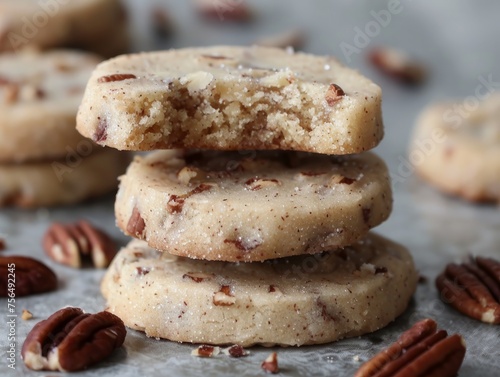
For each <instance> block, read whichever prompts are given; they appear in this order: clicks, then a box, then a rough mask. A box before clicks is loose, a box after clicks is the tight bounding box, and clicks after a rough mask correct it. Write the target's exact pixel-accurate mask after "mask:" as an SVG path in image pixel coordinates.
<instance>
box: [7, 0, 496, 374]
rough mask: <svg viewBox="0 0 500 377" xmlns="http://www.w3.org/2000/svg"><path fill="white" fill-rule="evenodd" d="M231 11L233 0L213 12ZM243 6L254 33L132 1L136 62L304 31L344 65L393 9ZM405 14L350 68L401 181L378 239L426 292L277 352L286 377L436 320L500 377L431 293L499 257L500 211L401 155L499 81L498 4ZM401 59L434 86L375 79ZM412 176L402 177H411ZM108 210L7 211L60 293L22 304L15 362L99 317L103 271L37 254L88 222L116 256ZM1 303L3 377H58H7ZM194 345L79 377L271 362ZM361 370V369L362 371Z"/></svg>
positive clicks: (282, 1)
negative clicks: (381, 323) (463, 265)
mask: <svg viewBox="0 0 500 377" xmlns="http://www.w3.org/2000/svg"><path fill="white" fill-rule="evenodd" d="M214 1H219V2H220V1H226V0H214ZM244 1H247V3H248V4H250V5H251V6H252V7H253V9H254V10H255V11H256V13H257V18H256V21H255V22H254V23H251V24H249V25H246V26H244V27H238V26H235V25H232V24H230V23H227V22H212V23H207V22H204V21H200V20H199V19H198V18H197V17H196V16H195V14H194V13H193V12H192V3H191V2H190V1H181V0H178V1H173V0H172V1H154V0H152V1H145V0H141V1H139V0H137V1H136V0H128V3H129V6H130V8H131V12H130V14H131V16H132V21H133V26H132V29H133V36H134V44H135V49H136V50H150V49H159V48H168V47H185V46H197V45H210V44H223V43H230V44H238V43H239V44H247V43H251V42H252V41H254V40H255V39H256V38H258V37H260V36H267V35H269V34H272V33H276V32H281V31H286V30H289V29H291V28H301V29H303V30H304V31H305V33H306V35H307V41H306V44H305V46H304V50H305V51H308V52H312V53H318V54H331V55H336V56H337V57H338V58H339V59H340V60H341V61H344V62H347V60H346V57H345V56H344V55H343V54H342V50H341V48H340V44H341V43H342V42H345V43H349V44H354V37H355V34H356V32H355V28H356V27H359V28H360V29H364V28H365V27H366V25H367V23H368V22H370V21H372V20H373V16H372V15H371V13H370V12H372V11H376V12H378V11H380V10H382V9H387V1H373V0H364V1H356V2H353V1H349V0H337V1H326V0H317V1H301V0H296V1H290V0H273V1H268V0H258V1H257V0H255V1H249V0H244ZM150 3H151V4H152V3H155V4H163V5H164V6H165V8H166V9H168V10H169V11H170V13H171V15H172V18H173V19H174V21H175V24H176V28H175V30H176V32H175V34H174V35H173V36H172V37H171V38H169V39H166V40H161V39H158V38H155V37H153V36H152V35H151V33H150V28H149V26H148V24H149V14H150V8H149V4H150ZM401 4H402V8H403V9H402V11H401V12H400V13H398V14H396V15H393V16H392V19H391V21H390V22H389V24H388V25H387V26H386V27H382V28H380V33H378V34H377V35H376V36H374V37H373V38H371V39H370V43H369V45H368V47H367V48H365V49H363V50H362V51H361V52H360V53H359V54H354V55H352V56H351V58H352V61H351V62H350V63H349V65H351V66H353V67H355V68H357V69H359V70H360V71H361V72H362V73H363V74H365V75H367V76H368V77H370V78H372V79H373V80H375V81H376V82H377V83H379V84H380V85H381V86H382V88H383V90H384V119H385V126H386V138H385V140H384V141H383V143H382V144H381V146H380V147H379V148H378V149H377V152H378V153H379V154H380V155H381V156H382V157H383V158H384V159H385V160H386V161H387V162H388V164H389V166H390V169H391V172H392V173H393V174H394V175H395V176H397V177H399V178H400V179H397V181H395V183H394V190H395V208H394V213H393V215H392V217H391V218H390V220H389V221H388V222H386V223H385V224H384V225H382V226H381V227H379V228H378V231H379V232H380V233H382V234H384V235H386V236H389V237H391V238H393V239H395V240H396V241H398V242H401V243H403V244H404V245H406V246H407V247H408V248H409V249H410V250H411V251H412V253H413V255H414V257H415V260H416V264H417V266H418V268H419V269H420V271H421V272H422V274H423V275H425V276H426V277H428V278H429V281H428V283H427V284H424V285H419V287H418V290H417V293H416V296H415V300H414V302H413V303H412V304H411V306H410V308H409V310H408V311H407V312H406V313H405V314H404V315H403V316H402V317H401V318H399V319H398V320H397V321H396V322H394V323H393V324H391V325H390V326H389V327H387V328H386V329H385V330H382V331H379V332H377V333H375V334H372V335H368V336H365V337H362V338H359V339H351V340H346V341H342V342H338V343H334V344H330V345H326V346H319V347H304V348H291V349H278V352H279V360H280V366H281V368H282V370H283V372H282V375H286V376H309V375H310V376H313V375H314V376H332V375H335V376H349V375H352V374H353V372H354V371H355V370H356V369H357V368H358V367H359V365H360V364H361V363H362V362H363V361H364V360H366V359H368V358H369V357H370V356H372V355H373V354H374V353H375V352H376V351H378V350H380V349H382V348H384V347H385V346H387V345H388V344H389V343H391V342H392V341H393V340H394V339H396V337H397V335H398V334H399V333H400V332H401V331H402V330H403V329H405V328H407V327H408V326H409V324H410V323H413V322H414V321H415V320H417V319H419V318H424V317H428V316H430V317H433V318H435V319H436V320H437V321H438V322H439V324H440V326H441V327H443V328H445V329H448V330H449V331H450V332H452V333H453V332H460V333H462V335H463V336H464V337H465V339H466V341H467V345H468V350H467V355H466V359H465V362H464V365H463V367H462V369H461V372H460V376H464V377H472V376H482V377H490V376H491V377H493V376H498V370H499V368H500V341H499V339H500V330H499V327H498V326H496V327H494V326H488V325H485V324H481V323H479V322H477V321H473V320H471V319H468V318H466V317H464V316H462V315H460V314H458V313H456V312H455V311H453V310H451V309H449V308H447V307H446V306H445V305H444V304H443V303H442V302H441V301H440V300H439V298H438V296H437V294H436V290H435V288H434V285H433V280H434V278H435V276H436V274H437V273H438V272H439V271H440V270H441V269H442V268H443V267H444V265H445V264H446V263H447V262H449V261H451V260H460V258H462V257H464V256H466V255H467V254H469V253H473V254H483V255H490V256H496V257H497V258H498V257H500V213H499V209H498V207H494V206H476V205H471V204H468V203H465V202H462V201H460V200H457V199H453V198H449V197H446V196H443V195H441V194H439V193H438V192H436V191H434V190H433V189H432V188H429V187H428V186H427V185H426V184H425V183H423V182H421V181H420V180H419V179H418V178H417V177H415V176H414V174H412V173H411V171H410V172H408V170H407V169H408V166H406V165H405V163H404V162H402V161H404V159H405V158H406V148H407V144H408V139H409V135H410V133H411V129H412V126H413V124H414V121H415V118H416V117H417V115H418V113H419V112H420V111H421V109H422V108H423V107H424V106H425V105H426V104H428V103H431V102H433V101H436V100H441V99H448V98H463V97H466V96H470V95H474V90H475V88H476V87H477V85H478V84H479V83H480V82H479V81H478V77H480V76H481V77H484V78H487V77H488V76H489V75H492V78H493V79H494V80H498V81H500V66H499V61H500V42H499V40H500V38H499V37H500V22H498V17H499V15H500V2H497V1H486V0H482V1H480V0H478V1H465V0H455V1H452V0H447V1H444V0H443V1H439V2H437V1H435V0H422V1H410V0H406V1H405V0H402V1H401ZM386 44H387V45H391V46H394V47H399V48H401V49H404V50H406V51H408V52H410V53H412V54H414V56H416V57H417V58H418V59H419V60H421V61H423V62H425V64H426V65H427V66H428V67H429V69H430V72H431V80H430V81H429V82H427V83H426V84H425V85H424V86H422V87H420V88H414V89H411V88H407V87H404V86H401V85H399V84H397V83H395V82H393V81H392V80H390V79H387V78H386V77H383V76H381V75H380V74H378V73H377V72H376V71H374V70H373V69H372V68H371V67H370V66H369V65H368V64H367V63H366V61H365V54H366V52H367V51H368V50H369V49H370V48H371V47H374V46H376V45H386ZM405 166H406V167H405ZM112 203H113V198H112V197H109V198H107V199H104V200H102V201H99V202H93V203H90V204H86V205H82V206H78V207H71V208H64V209H51V210H41V211H14V210H2V212H1V213H0V236H4V237H6V238H7V242H8V245H9V249H8V251H7V252H5V254H6V255H9V254H26V255H33V256H35V257H37V258H40V259H43V260H44V261H46V262H47V264H49V265H50V266H51V267H53V268H54V270H55V271H56V272H57V274H58V276H59V278H60V281H61V287H60V289H59V290H58V291H57V292H56V293H51V294H47V295H42V296H34V297H29V298H22V299H21V298H20V299H18V300H17V309H18V312H19V314H20V313H21V310H22V309H23V308H27V309H29V310H31V311H32V312H33V313H34V315H35V319H34V320H32V321H29V322H23V321H22V320H21V319H20V318H18V326H17V335H18V344H17V346H18V350H19V349H20V347H21V345H22V342H23V340H24V338H25V336H26V334H27V332H28V331H29V330H30V329H31V327H32V326H33V325H34V324H35V323H36V321H38V320H40V319H43V318H46V317H47V316H48V315H49V314H51V313H53V312H54V311H55V310H57V309H59V308H60V307H62V306H65V305H75V306H79V307H82V308H83V309H85V310H88V311H98V310H102V309H103V308H104V306H105V303H104V300H103V299H102V298H101V296H100V293H99V281H100V279H101V277H102V274H103V272H102V271H93V270H84V271H74V270H71V269H69V268H65V267H62V266H59V265H56V264H55V263H52V262H50V261H49V260H48V259H47V258H46V257H45V256H44V254H43V252H42V249H41V239H42V236H43V233H44V231H45V229H46V228H47V226H48V225H49V224H50V223H51V222H52V221H54V220H61V221H74V220H77V219H80V218H88V219H90V220H91V221H93V222H94V223H95V224H97V225H100V226H102V227H103V228H105V229H107V230H108V231H109V232H111V234H112V235H113V236H115V237H116V238H117V239H118V240H119V241H120V242H121V244H125V243H126V238H125V237H124V236H122V235H121V234H120V232H119V231H118V230H117V229H116V228H115V227H114V216H113V210H112ZM6 309H7V308H6V302H5V300H1V301H0V318H2V324H1V325H0V349H1V354H2V358H1V359H0V371H1V372H0V373H2V374H3V372H6V374H7V375H13V376H14V375H24V374H26V375H33V376H35V375H40V376H41V375H54V373H43V372H41V373H34V372H29V371H28V370H27V369H26V368H25V367H24V365H23V363H22V361H21V360H20V359H18V360H17V369H16V371H15V372H13V371H11V370H9V369H7V367H6V364H7V361H6V360H5V357H4V352H5V350H6V349H7V339H6V338H7V335H6V331H7V327H6V324H5V322H6V320H4V318H6ZM192 348H193V347H192V346H191V345H177V344H174V343H170V342H167V341H155V340H152V339H146V338H145V337H144V336H143V335H142V334H140V333H137V332H134V331H129V333H128V336H127V339H126V342H125V347H124V348H122V349H121V350H119V351H118V352H116V354H115V355H114V356H113V358H112V359H110V360H108V361H106V362H104V363H102V364H100V365H99V366H98V367H96V368H92V369H91V370H89V371H86V372H84V373H81V374H79V375H82V376H109V377H114V376H130V377H131V376H137V375H143V376H152V375H170V376H199V375H213V376H218V375H219V376H234V375H240V376H258V375H263V373H262V372H261V370H260V363H261V361H262V360H263V359H264V358H265V357H266V356H267V354H268V353H269V352H270V351H269V350H268V349H262V348H256V349H253V350H252V354H251V356H250V357H248V358H245V359H238V360H236V359H229V358H227V357H221V356H220V357H217V358H216V359H210V360H206V359H197V358H193V357H191V356H190V351H191V349H192ZM357 359H359V361H358V360H357Z"/></svg>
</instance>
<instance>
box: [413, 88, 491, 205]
mask: <svg viewBox="0 0 500 377" xmlns="http://www.w3.org/2000/svg"><path fill="white" fill-rule="evenodd" d="M484 97H487V98H485V99H484V100H482V101H480V100H479V99H478V98H476V97H470V98H466V99H465V100H464V101H463V102H457V103H439V104H434V105H431V106H430V107H428V108H427V109H425V110H424V111H423V113H422V115H421V116H420V118H419V120H418V122H417V125H416V129H415V132H414V135H413V138H412V141H411V145H410V156H409V157H410V161H411V163H412V164H413V165H414V167H415V170H416V171H417V172H418V173H419V174H420V176H422V177H423V178H424V179H425V180H427V181H429V182H430V183H431V184H433V185H434V186H436V187H438V188H439V189H440V190H442V191H444V192H446V193H450V194H452V195H457V196H460V197H462V198H465V199H467V200H470V201H475V202H498V203H500V94H499V93H494V94H490V95H488V94H486V95H485V96H484Z"/></svg>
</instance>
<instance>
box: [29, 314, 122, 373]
mask: <svg viewBox="0 0 500 377" xmlns="http://www.w3.org/2000/svg"><path fill="white" fill-rule="evenodd" d="M126 334H127V331H126V329H125V325H124V324H123V322H122V320H121V319H120V318H118V317H117V316H115V315H114V314H111V313H108V312H100V313H97V314H89V313H84V312H83V310H81V309H79V308H72V307H68V308H64V309H61V310H59V311H57V312H55V313H54V314H52V315H51V316H50V317H49V318H48V319H46V320H43V321H41V322H39V323H37V324H36V325H35V327H33V329H32V330H31V331H30V333H29V334H28V336H27V337H26V340H25V341H24V344H23V347H22V350H21V356H22V358H23V360H24V363H25V364H26V366H27V367H28V368H30V369H33V370H59V371H62V372H74V371H78V370H83V369H85V368H87V367H89V366H91V365H93V364H96V363H98V362H100V361H102V360H104V359H105V358H107V357H108V356H109V355H111V353H112V352H113V351H114V350H115V349H116V348H119V347H121V345H122V344H123V342H124V340H125V335H126Z"/></svg>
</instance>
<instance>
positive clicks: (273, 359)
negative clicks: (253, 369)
mask: <svg viewBox="0 0 500 377" xmlns="http://www.w3.org/2000/svg"><path fill="white" fill-rule="evenodd" d="M261 367H262V369H264V370H265V371H266V373H272V374H277V373H279V371H280V370H279V367H278V354H277V353H276V352H273V353H271V354H270V355H269V356H268V357H267V359H266V360H264V361H263V362H262V365H261Z"/></svg>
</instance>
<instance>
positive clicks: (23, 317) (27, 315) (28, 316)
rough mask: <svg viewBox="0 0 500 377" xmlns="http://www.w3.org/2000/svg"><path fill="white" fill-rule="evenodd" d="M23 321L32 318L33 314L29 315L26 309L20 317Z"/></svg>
mask: <svg viewBox="0 0 500 377" xmlns="http://www.w3.org/2000/svg"><path fill="white" fill-rule="evenodd" d="M21 318H22V319H23V321H29V320H30V319H32V318H33V313H31V312H30V311H29V310H28V309H23V314H22V315H21Z"/></svg>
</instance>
